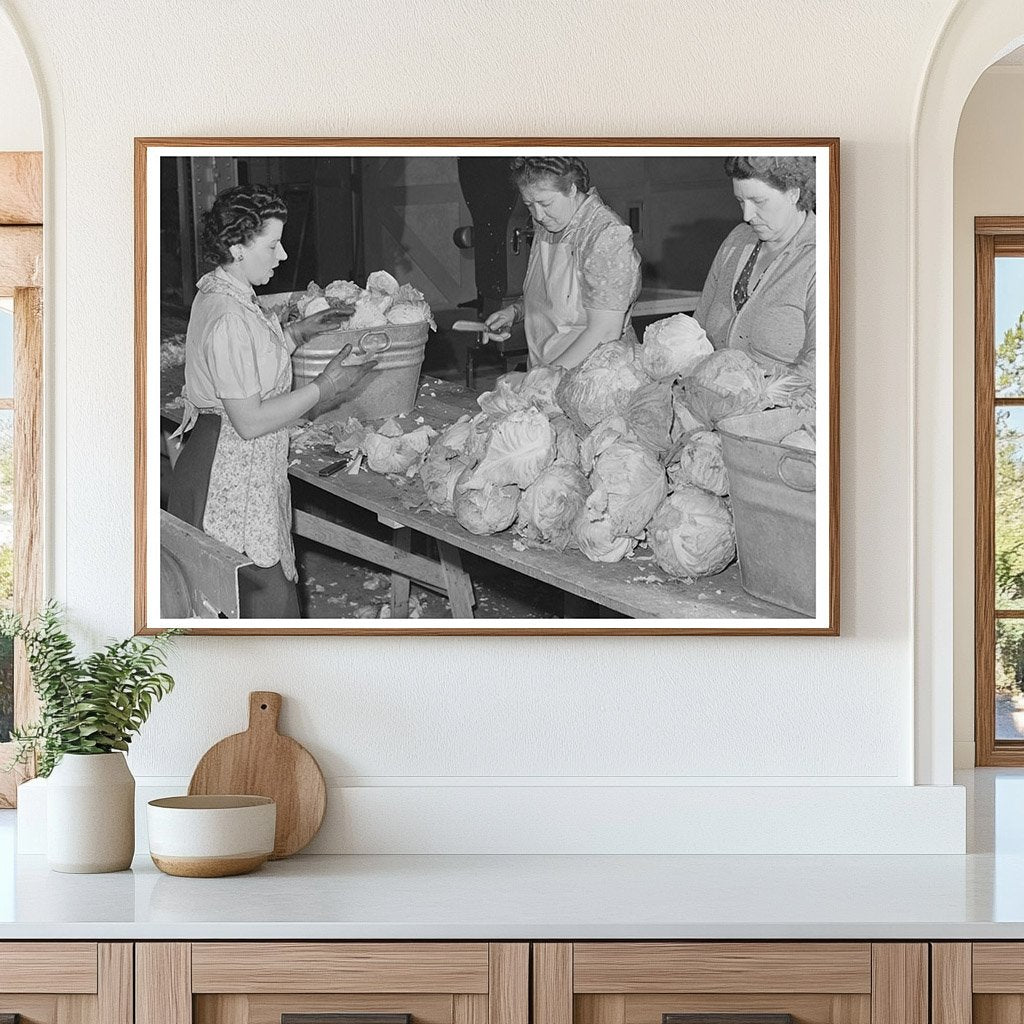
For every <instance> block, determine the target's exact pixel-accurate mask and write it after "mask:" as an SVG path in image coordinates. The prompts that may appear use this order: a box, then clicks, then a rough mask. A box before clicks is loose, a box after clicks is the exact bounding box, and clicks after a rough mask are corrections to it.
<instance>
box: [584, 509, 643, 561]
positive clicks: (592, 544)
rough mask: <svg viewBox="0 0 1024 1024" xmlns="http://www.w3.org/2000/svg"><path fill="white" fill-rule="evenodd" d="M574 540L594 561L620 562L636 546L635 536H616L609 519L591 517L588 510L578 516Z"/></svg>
mask: <svg viewBox="0 0 1024 1024" xmlns="http://www.w3.org/2000/svg"><path fill="white" fill-rule="evenodd" d="M572 536H573V540H574V541H575V542H576V547H578V548H579V549H580V551H582V552H583V554H585V555H586V556H587V558H589V559H590V560H591V561H592V562H619V561H621V560H622V559H623V558H625V557H626V555H628V554H629V553H630V552H631V551H632V550H633V549H634V548H635V547H636V538H635V537H619V536H616V534H615V531H614V530H613V529H612V524H611V521H610V520H608V519H591V518H590V516H589V515H588V514H587V512H586V510H584V511H583V512H581V513H580V514H579V515H578V516H577V517H576V522H575V523H574V524H573V529H572Z"/></svg>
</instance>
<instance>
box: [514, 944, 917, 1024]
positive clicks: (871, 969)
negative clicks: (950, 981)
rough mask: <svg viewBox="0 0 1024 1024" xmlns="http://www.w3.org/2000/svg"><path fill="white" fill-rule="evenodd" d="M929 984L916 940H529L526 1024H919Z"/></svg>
mask: <svg viewBox="0 0 1024 1024" xmlns="http://www.w3.org/2000/svg"><path fill="white" fill-rule="evenodd" d="M928 984H929V974H928V947H927V945H926V944H924V943H871V942H828V943H824V942H801V943H797V942H692V943H689V942H621V943H620V942H577V943H536V944H534V946H533V1022H532V1024H927V1022H928V1011H929V999H928Z"/></svg>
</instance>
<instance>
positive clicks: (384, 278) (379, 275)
mask: <svg viewBox="0 0 1024 1024" xmlns="http://www.w3.org/2000/svg"><path fill="white" fill-rule="evenodd" d="M366 290H367V291H369V292H380V293H381V294H382V295H394V294H395V292H397V291H398V282H397V281H396V280H395V279H394V277H392V276H391V274H389V273H388V272H387V271H386V270H375V271H374V272H373V273H372V274H370V275H369V276H368V277H367V278H366Z"/></svg>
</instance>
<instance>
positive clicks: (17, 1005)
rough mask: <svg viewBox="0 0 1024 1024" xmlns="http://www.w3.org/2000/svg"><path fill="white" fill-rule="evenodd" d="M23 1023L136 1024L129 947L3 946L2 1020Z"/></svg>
mask: <svg viewBox="0 0 1024 1024" xmlns="http://www.w3.org/2000/svg"><path fill="white" fill-rule="evenodd" d="M15 1015H17V1018H20V1021H21V1024H132V944H131V943H130V942H99V943H97V942H5V943H2V944H0V1017H7V1016H12V1017H13V1016H15Z"/></svg>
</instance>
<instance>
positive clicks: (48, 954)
mask: <svg viewBox="0 0 1024 1024" xmlns="http://www.w3.org/2000/svg"><path fill="white" fill-rule="evenodd" d="M96 984H97V961H96V943H95V942H5V943H3V944H2V945H0V992H60V993H75V994H79V995H85V994H91V993H94V992H95V991H96Z"/></svg>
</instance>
